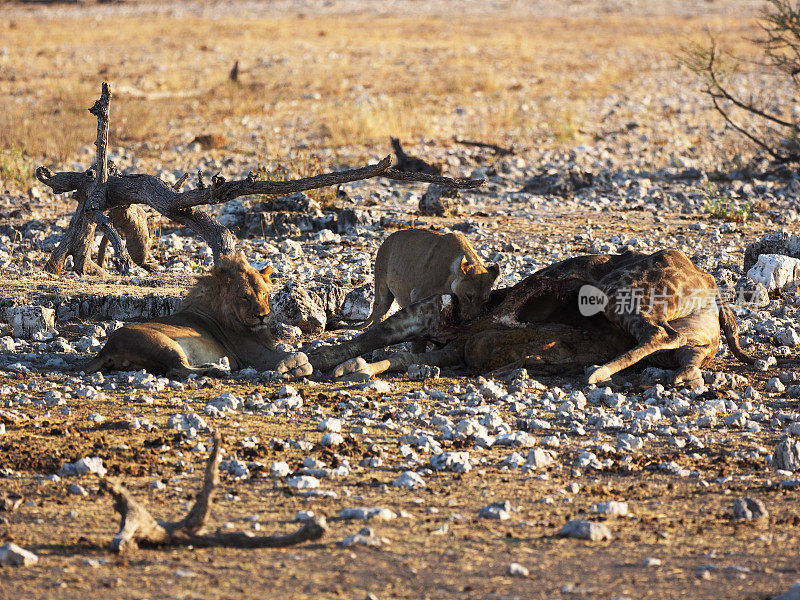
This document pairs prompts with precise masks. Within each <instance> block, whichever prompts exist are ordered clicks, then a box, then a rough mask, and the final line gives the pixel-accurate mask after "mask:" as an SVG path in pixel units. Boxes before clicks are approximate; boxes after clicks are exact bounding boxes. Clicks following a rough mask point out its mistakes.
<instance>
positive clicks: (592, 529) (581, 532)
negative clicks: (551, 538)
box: [558, 519, 612, 542]
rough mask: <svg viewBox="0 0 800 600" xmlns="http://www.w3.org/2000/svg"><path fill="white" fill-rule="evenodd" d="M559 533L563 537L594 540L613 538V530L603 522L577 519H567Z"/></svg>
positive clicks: (600, 540)
mask: <svg viewBox="0 0 800 600" xmlns="http://www.w3.org/2000/svg"><path fill="white" fill-rule="evenodd" d="M558 534H559V535H560V536H563V537H571V538H577V539H579V540H590V541H592V542H602V541H603V540H610V539H611V538H612V536H611V530H609V528H608V527H606V525H604V524H603V523H595V522H594V521H579V520H576V519H573V520H572V521H567V523H566V524H565V525H564V526H563V527H562V528H561V531H559V533H558Z"/></svg>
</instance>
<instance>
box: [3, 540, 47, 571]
mask: <svg viewBox="0 0 800 600" xmlns="http://www.w3.org/2000/svg"><path fill="white" fill-rule="evenodd" d="M37 562H39V557H38V556H36V555H35V554H34V553H33V552H31V551H30V550H25V548H20V547H19V546H17V545H16V544H11V543H8V544H3V545H2V546H0V565H2V566H4V567H30V566H32V565H35V564H36V563H37Z"/></svg>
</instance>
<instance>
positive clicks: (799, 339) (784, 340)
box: [778, 327, 800, 347]
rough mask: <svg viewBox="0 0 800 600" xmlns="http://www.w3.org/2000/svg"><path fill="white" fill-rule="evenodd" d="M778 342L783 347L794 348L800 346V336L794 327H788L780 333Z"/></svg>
mask: <svg viewBox="0 0 800 600" xmlns="http://www.w3.org/2000/svg"><path fill="white" fill-rule="evenodd" d="M778 341H779V342H780V343H781V345H783V346H791V347H794V346H797V345H800V335H798V334H797V331H795V330H794V328H793V327H787V328H786V329H784V330H782V331H781V332H780V333H778Z"/></svg>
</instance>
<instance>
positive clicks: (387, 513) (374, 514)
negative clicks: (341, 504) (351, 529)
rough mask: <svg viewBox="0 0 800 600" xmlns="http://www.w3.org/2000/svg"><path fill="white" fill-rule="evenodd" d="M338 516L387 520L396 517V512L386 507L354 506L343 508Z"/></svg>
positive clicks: (342, 517)
mask: <svg viewBox="0 0 800 600" xmlns="http://www.w3.org/2000/svg"><path fill="white" fill-rule="evenodd" d="M339 518H341V519H362V520H369V519H378V520H382V521H388V520H390V519H396V518H397V514H395V513H394V511H391V510H389V509H388V508H381V507H375V506H373V507H367V506H359V507H356V508H344V509H342V510H341V511H340V512H339Z"/></svg>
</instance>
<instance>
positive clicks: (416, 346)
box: [410, 288, 428, 364]
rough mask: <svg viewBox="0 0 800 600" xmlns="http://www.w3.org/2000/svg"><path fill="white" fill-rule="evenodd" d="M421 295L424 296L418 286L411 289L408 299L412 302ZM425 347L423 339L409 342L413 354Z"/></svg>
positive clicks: (426, 347)
mask: <svg viewBox="0 0 800 600" xmlns="http://www.w3.org/2000/svg"><path fill="white" fill-rule="evenodd" d="M423 297H424V296H422V295H421V293H420V292H419V290H418V288H414V289H413V290H411V298H410V299H411V302H412V303H413V302H416V301H417V300H420V299H421V298H423ZM427 349H428V342H426V341H425V340H413V341H412V342H411V352H412V353H413V354H420V353H422V352H425V350H427ZM411 364H414V363H411Z"/></svg>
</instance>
